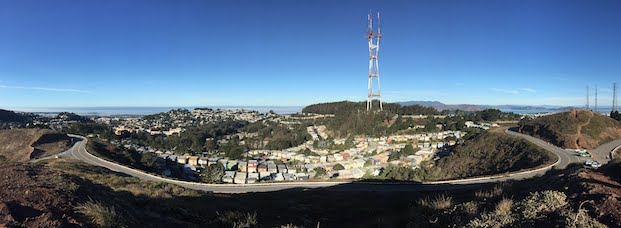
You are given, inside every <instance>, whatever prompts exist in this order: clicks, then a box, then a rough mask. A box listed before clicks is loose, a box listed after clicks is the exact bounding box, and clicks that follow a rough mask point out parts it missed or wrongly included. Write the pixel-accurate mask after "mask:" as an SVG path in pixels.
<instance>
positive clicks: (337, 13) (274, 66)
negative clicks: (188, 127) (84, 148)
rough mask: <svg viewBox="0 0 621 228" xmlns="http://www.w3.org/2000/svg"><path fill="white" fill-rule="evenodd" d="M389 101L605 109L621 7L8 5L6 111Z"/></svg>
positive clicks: (3, 51) (619, 47)
mask: <svg viewBox="0 0 621 228" xmlns="http://www.w3.org/2000/svg"><path fill="white" fill-rule="evenodd" d="M370 9H372V10H379V11H380V12H381V13H382V33H384V38H383V39H382V42H381V50H380V59H379V61H380V71H381V80H382V82H381V83H382V94H383V97H384V100H385V101H408V100H438V101H441V102H444V103H449V104H460V103H469V104H524V105H544V104H547V105H580V106H582V105H584V103H585V101H584V100H585V86H586V85H587V84H590V85H592V86H594V85H596V84H597V85H598V87H599V97H600V99H599V103H600V105H609V103H610V100H611V94H612V89H611V88H612V85H611V84H612V82H613V81H615V80H618V79H619V76H621V13H620V12H621V1H583V0H580V1H572V0H562V1H561V0H559V1H540V0H537V1H535V0H532V1H528V0H526V1H525V0H515V1H510V0H506V1H497V0H488V1H478V0H469V1H438V0H429V1H378V0H376V1H363V0H351V1H333V0H326V1H318V0H314V1H306V0H296V1H292V0H282V1H270V0H261V1H250V0H249V1H230V0H227V1H224V0H223V1H198V0H197V1H168V0H167V1H156V0H144V1H126V0H112V1H95V0H92V1H84V0H75V1H65V0H54V1H29V0H20V1H15V0H0V107H3V108H10V107H63V106H209V105H307V104H311V103H316V102H327V101H339V100H354V101H360V100H364V99H365V98H366V94H367V91H366V89H367V88H366V86H367V81H366V80H367V64H368V49H367V42H366V38H365V30H366V16H367V13H368V11H369V10H370Z"/></svg>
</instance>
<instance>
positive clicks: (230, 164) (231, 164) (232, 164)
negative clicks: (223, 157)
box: [226, 160, 237, 170]
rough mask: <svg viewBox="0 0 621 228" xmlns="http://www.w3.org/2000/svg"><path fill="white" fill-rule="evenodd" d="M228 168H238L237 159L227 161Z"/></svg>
mask: <svg viewBox="0 0 621 228" xmlns="http://www.w3.org/2000/svg"><path fill="white" fill-rule="evenodd" d="M226 169H229V170H237V160H229V161H228V162H227V163H226Z"/></svg>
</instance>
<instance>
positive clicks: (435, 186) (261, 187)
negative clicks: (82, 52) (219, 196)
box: [59, 131, 621, 193]
mask: <svg viewBox="0 0 621 228" xmlns="http://www.w3.org/2000/svg"><path fill="white" fill-rule="evenodd" d="M505 132H506V133H507V134H509V135H515V136H518V137H522V138H525V139H527V140H528V141H530V142H533V143H534V144H535V145H537V146H540V147H542V148H544V149H546V150H548V151H550V152H551V153H553V154H555V155H557V156H558V158H559V159H558V160H557V161H556V162H555V163H554V164H552V165H550V166H546V167H542V168H538V169H535V170H529V171H522V172H519V173H513V174H507V175H497V176H490V177H478V178H468V179H460V180H449V181H434V182H425V183H381V182H380V183H377V182H355V181H340V182H285V183H282V182H281V183H258V184H204V183H196V182H188V181H179V180H172V179H168V178H162V177H159V176H155V175H152V174H148V173H145V172H143V171H140V170H136V169H132V168H129V167H126V166H122V165H119V164H116V163H112V162H109V161H106V160H103V159H101V158H98V157H95V156H93V155H92V154H90V153H88V151H86V148H85V147H86V142H87V140H88V139H86V138H85V137H82V136H78V135H70V136H71V137H74V138H77V139H79V140H77V141H76V143H75V144H74V145H73V147H71V148H70V149H69V150H67V151H65V152H63V153H61V154H60V155H59V156H60V157H69V158H75V159H78V160H81V161H84V162H86V163H89V164H92V165H96V166H101V167H105V168H108V169H110V170H113V171H116V172H120V173H124V174H127V175H130V176H133V177H137V178H140V179H143V180H148V181H158V182H166V183H171V184H176V185H179V186H183V187H187V188H191V189H196V190H202V191H212V192H217V193H246V192H269V191H280V190H286V189H302V190H304V189H312V188H326V190H334V191H395V192H397V191H435V190H450V189H459V188H471V187H474V186H478V185H480V184H488V183H494V182H502V181H507V180H522V179H527V178H532V177H534V176H537V175H542V174H544V173H545V172H546V171H548V170H550V169H551V168H552V167H556V168H560V169H563V168H565V167H567V165H568V164H570V163H578V162H580V160H579V159H578V157H576V156H575V155H572V154H571V153H570V152H568V151H565V150H563V149H561V148H558V147H556V146H554V145H551V144H549V143H547V142H544V141H542V140H540V139H537V138H534V137H531V136H528V135H524V134H520V133H516V132H513V131H505ZM611 145H612V144H611ZM619 145H621V140H619ZM606 148H608V147H606ZM606 148H602V149H606Z"/></svg>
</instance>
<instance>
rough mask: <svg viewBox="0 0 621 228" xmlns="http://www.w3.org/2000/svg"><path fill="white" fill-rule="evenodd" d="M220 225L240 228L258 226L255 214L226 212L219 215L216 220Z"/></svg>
mask: <svg viewBox="0 0 621 228" xmlns="http://www.w3.org/2000/svg"><path fill="white" fill-rule="evenodd" d="M218 220H220V221H221V222H222V223H224V224H226V225H227V226H229V227H235V228H242V227H255V226H257V225H258V222H257V212H252V213H250V212H247V213H243V212H238V211H227V212H225V213H224V214H221V215H220V217H219V218H218Z"/></svg>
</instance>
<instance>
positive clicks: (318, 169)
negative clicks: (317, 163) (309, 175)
mask: <svg viewBox="0 0 621 228" xmlns="http://www.w3.org/2000/svg"><path fill="white" fill-rule="evenodd" d="M313 171H315V173H316V174H315V177H322V176H324V175H326V169H324V168H322V167H316V168H314V169H313Z"/></svg>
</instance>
